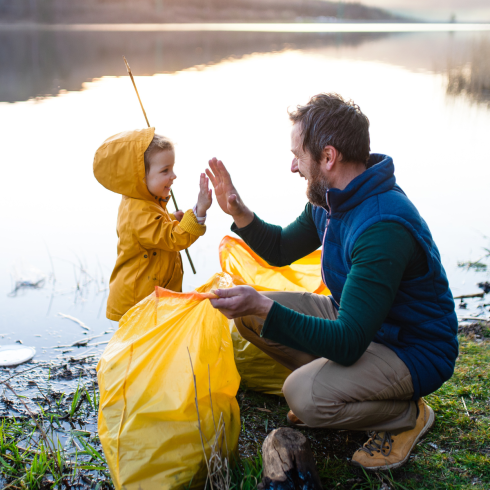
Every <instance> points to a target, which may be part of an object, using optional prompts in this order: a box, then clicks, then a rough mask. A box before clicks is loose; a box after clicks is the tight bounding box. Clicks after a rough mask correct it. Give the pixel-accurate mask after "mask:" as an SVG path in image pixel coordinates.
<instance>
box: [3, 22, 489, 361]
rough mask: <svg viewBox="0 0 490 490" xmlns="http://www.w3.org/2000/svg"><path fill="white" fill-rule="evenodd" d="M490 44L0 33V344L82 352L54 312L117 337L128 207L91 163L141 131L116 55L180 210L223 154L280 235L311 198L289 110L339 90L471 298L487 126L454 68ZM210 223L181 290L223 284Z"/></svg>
mask: <svg viewBox="0 0 490 490" xmlns="http://www.w3.org/2000/svg"><path fill="white" fill-rule="evenodd" d="M485 36H488V34H484V33H482V32H456V33H455V32H425V33H387V32H374V33H369V32H354V33H345V32H344V33H312V32H303V33H295V32H83V31H59V30H58V31H52V30H51V31H50V30H36V29H26V30H19V29H17V30H15V31H13V30H12V31H6V30H3V31H2V30H0V134H1V135H2V139H1V156H2V182H3V185H2V192H1V193H0V207H1V209H2V221H1V222H2V235H1V236H2V244H1V252H2V253H1V254H0V271H1V275H0V344H1V345H4V344H7V343H13V342H15V341H16V340H22V341H23V342H24V344H26V345H33V346H36V348H37V349H38V356H37V358H38V359H42V358H46V357H49V356H54V355H58V354H54V352H57V351H55V350H54V349H52V347H53V346H55V345H57V344H58V343H59V344H69V343H71V342H73V341H74V340H78V339H80V338H82V337H83V336H84V330H82V329H81V328H80V327H79V326H78V325H77V324H75V323H73V322H70V321H69V320H66V319H62V318H61V317H60V316H58V313H63V314H68V315H72V316H74V317H76V318H79V319H80V320H82V321H83V322H84V323H85V324H87V325H88V326H89V327H90V328H91V329H92V332H89V335H95V334H97V333H101V332H104V331H106V330H107V329H111V328H115V327H116V326H117V325H116V324H115V323H113V322H110V321H109V320H106V319H105V301H106V297H107V281H108V277H109V275H110V273H111V270H112V267H113V265H114V261H115V254H116V233H115V224H116V216H117V208H118V204H119V200H120V197H119V196H117V195H115V194H111V193H110V192H109V191H107V190H105V189H104V188H102V186H100V185H99V184H98V183H97V182H96V180H95V178H94V177H93V174H92V160H93V155H94V152H95V150H96V149H97V147H98V146H99V145H100V144H101V143H102V141H103V140H104V139H105V138H107V137H108V136H110V135H112V134H115V133H117V132H120V131H123V130H127V129H132V128H138V127H144V126H145V122H144V119H143V116H142V114H141V111H140V108H139V106H138V103H137V100H136V98H135V95H134V92H133V88H132V86H131V82H130V81H129V79H128V77H127V76H125V68H124V64H123V61H122V55H125V56H126V57H127V59H128V61H129V63H130V65H131V67H132V69H133V72H134V74H135V75H136V82H137V85H138V88H139V91H140V94H141V97H142V99H143V102H144V104H145V107H146V111H147V114H148V117H149V120H150V123H151V124H152V125H154V126H156V128H157V131H158V132H159V133H162V134H165V135H168V136H170V137H171V138H172V139H174V140H175V141H176V143H177V165H176V173H177V175H178V179H177V181H176V184H175V188H174V191H175V194H176V197H177V200H178V203H179V205H180V207H181V208H183V209H188V208H189V207H192V206H193V205H194V204H195V201H196V197H197V192H198V178H199V173H200V172H201V171H202V170H203V169H204V168H205V166H206V163H207V160H208V159H209V158H211V157H213V156H216V157H218V158H221V159H222V160H223V161H224V162H225V163H226V165H227V166H228V168H229V169H230V171H231V173H232V176H233V179H234V181H235V183H236V185H237V187H238V189H239V191H240V193H241V195H242V197H243V199H244V200H245V202H246V203H247V204H248V205H249V206H250V207H251V208H252V209H253V210H254V211H255V212H256V213H257V214H258V215H259V216H260V217H261V218H263V219H265V220H268V221H270V222H273V223H276V224H280V225H286V224H288V223H289V222H290V221H292V220H293V219H294V218H295V217H296V216H297V215H298V214H299V213H300V212H301V210H302V209H303V207H304V205H305V202H306V198H305V183H304V181H303V180H302V179H300V178H298V176H296V175H292V174H291V173H290V172H289V167H290V161H291V154H290V150H289V131H290V123H289V121H288V117H287V113H286V110H287V108H288V107H290V106H294V105H295V104H298V103H305V102H306V101H307V99H308V97H309V96H311V95H313V94H315V93H318V92H323V91H327V92H338V93H340V94H342V95H343V96H345V97H347V98H352V99H354V100H355V101H356V102H357V103H358V104H359V105H360V106H361V108H362V109H363V111H364V112H365V113H366V114H367V115H368V117H369V118H370V120H371V141H372V145H371V148H372V151H375V152H382V153H386V154H388V155H391V156H392V157H393V158H394V161H395V166H396V175H397V179H398V183H399V184H400V185H401V187H402V188H403V189H404V190H405V192H406V193H407V194H408V195H409V197H410V198H411V199H412V200H413V202H414V203H415V204H416V206H417V207H418V208H419V210H420V211H421V213H422V215H423V216H424V218H425V219H426V221H427V222H428V223H429V226H430V227H431V230H432V232H433V235H434V237H435V239H436V242H437V244H438V246H439V248H440V251H441V254H442V257H443V262H444V265H445V267H446V270H447V272H448V275H449V277H450V282H451V286H452V289H453V293H454V294H455V295H458V294H462V293H471V292H477V291H478V289H477V287H476V286H475V283H476V282H477V281H478V280H484V279H486V280H488V276H485V275H484V274H483V275H482V274H480V275H475V274H470V273H466V272H463V271H461V269H458V268H457V266H456V264H457V261H458V260H467V259H478V258H479V257H480V256H481V255H483V251H482V247H485V246H487V247H488V246H489V242H490V239H489V238H487V236H488V234H489V233H490V226H489V224H490V220H489V218H488V214H489V211H488V208H489V201H488V186H489V184H488V183H489V182H490V156H489V155H490V154H489V152H488V150H487V146H488V134H489V130H490V110H489V109H488V107H489V105H488V103H487V102H486V101H485V100H483V101H480V102H478V101H476V98H475V97H472V96H471V94H469V95H448V94H447V90H446V88H447V70H448V67H451V66H454V65H458V66H459V65H462V66H465V67H466V68H468V67H469V66H470V65H471V61H472V59H473V58H474V56H475V50H477V49H478V48H477V46H479V44H478V43H480V42H481V41H482V39H485ZM208 216H209V218H208V231H207V233H206V235H205V236H204V237H202V238H200V239H199V240H198V241H197V242H196V244H194V245H193V246H192V248H191V250H190V251H191V255H192V257H193V259H194V263H195V265H196V268H197V271H198V273H197V275H195V276H194V275H193V274H192V272H191V271H190V268H189V267H188V265H187V263H185V269H186V271H185V277H184V287H185V289H187V290H189V289H193V288H194V287H196V286H198V285H200V284H201V283H203V282H204V281H205V280H206V279H207V278H208V277H209V276H210V275H211V274H213V273H214V272H216V271H218V270H219V261H218V244H219V242H220V239H221V238H222V237H223V236H224V235H225V234H229V233H230V232H229V227H230V225H231V220H230V219H228V217H227V216H225V215H224V214H223V213H222V212H221V210H220V209H219V207H218V206H217V205H216V203H215V204H214V205H213V207H212V208H211V210H210V212H209V215H208ZM184 261H185V259H184ZM43 276H44V277H46V279H45V283H44V287H43V288H41V289H38V290H32V289H22V290H20V291H17V293H16V294H14V295H9V293H10V292H11V291H12V288H13V284H14V283H15V281H21V280H37V279H39V278H42V277H43ZM53 277H55V278H56V281H53ZM109 335H110V333H109V334H107V335H106V336H105V337H101V338H99V339H96V341H101V340H106V339H108V338H109ZM102 348H103V346H99V347H97V348H96V349H102ZM84 349H86V348H80V349H78V350H76V351H74V352H71V353H70V354H73V353H78V352H79V353H82V351H83V350H84Z"/></svg>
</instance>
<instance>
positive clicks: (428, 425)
mask: <svg viewBox="0 0 490 490" xmlns="http://www.w3.org/2000/svg"><path fill="white" fill-rule="evenodd" d="M427 408H428V409H429V420H428V421H427V423H426V424H425V426H424V428H423V429H422V430H421V431H420V433H419V435H418V436H417V437H416V438H415V440H414V441H413V444H412V447H411V448H410V450H409V451H408V453H407V455H406V456H405V457H404V458H403V459H402V460H401V461H398V463H393V464H387V465H384V466H371V467H369V466H363V465H362V464H360V463H358V462H357V461H352V460H351V463H352V464H353V465H354V466H358V467H360V468H364V469H365V470H368V471H381V470H394V469H396V468H399V467H400V466H403V465H404V464H405V463H406V462H407V461H408V459H409V458H410V455H411V454H412V451H413V448H414V447H415V446H416V445H417V443H418V442H419V441H420V439H421V437H423V436H424V435H425V434H426V433H427V432H428V431H429V430H430V429H431V428H432V426H433V425H434V422H435V420H436V417H435V415H434V410H432V408H431V407H429V405H427Z"/></svg>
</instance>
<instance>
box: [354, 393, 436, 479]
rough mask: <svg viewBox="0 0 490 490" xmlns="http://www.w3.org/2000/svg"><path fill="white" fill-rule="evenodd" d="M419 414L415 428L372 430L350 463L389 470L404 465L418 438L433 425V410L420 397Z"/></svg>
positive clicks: (376, 469) (369, 468)
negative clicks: (392, 430)
mask: <svg viewBox="0 0 490 490" xmlns="http://www.w3.org/2000/svg"><path fill="white" fill-rule="evenodd" d="M417 403H418V409H419V414H418V416H417V421H416V424H415V428H413V429H412V430H407V431H405V432H400V433H399V434H397V435H394V434H392V433H391V432H388V431H386V432H374V433H372V435H371V437H370V439H369V440H368V441H367V442H366V444H364V446H363V447H362V448H361V449H358V450H357V451H356V452H355V453H354V456H352V464H354V465H356V466H362V467H363V468H365V469H366V470H371V471H379V470H389V469H390V470H391V469H394V468H398V467H400V466H402V465H404V464H405V463H406V462H407V461H408V458H409V457H410V453H411V452H412V449H413V448H414V447H415V445H416V444H417V442H418V441H419V439H420V438H421V437H422V436H423V435H424V434H425V433H426V432H427V431H428V430H429V429H430V428H431V427H432V426H433V425H434V419H435V417H434V411H433V410H432V408H430V407H429V406H428V405H427V404H426V403H425V402H424V400H422V398H421V399H420V400H419V401H418V402H417Z"/></svg>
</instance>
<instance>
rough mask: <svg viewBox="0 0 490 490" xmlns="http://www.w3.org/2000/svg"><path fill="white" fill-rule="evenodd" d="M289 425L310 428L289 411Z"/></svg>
mask: <svg viewBox="0 0 490 490" xmlns="http://www.w3.org/2000/svg"><path fill="white" fill-rule="evenodd" d="M286 418H287V420H288V424H289V425H294V426H296V427H308V426H307V425H306V424H305V423H304V422H302V421H301V420H300V419H299V418H298V417H296V415H294V413H293V411H292V410H289V412H288V414H287V415H286Z"/></svg>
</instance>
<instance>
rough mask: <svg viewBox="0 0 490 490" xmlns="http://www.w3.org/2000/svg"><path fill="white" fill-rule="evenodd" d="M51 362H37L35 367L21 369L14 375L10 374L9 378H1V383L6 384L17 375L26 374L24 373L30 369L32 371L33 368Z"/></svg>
mask: <svg viewBox="0 0 490 490" xmlns="http://www.w3.org/2000/svg"><path fill="white" fill-rule="evenodd" d="M48 365H49V363H47V362H46V363H40V364H36V365H35V366H34V367H31V368H29V369H24V370H23V371H20V372H18V373H15V374H12V376H10V377H9V378H7V379H5V380H3V381H2V380H0V383H3V384H5V383H6V382H7V381H10V380H11V379H12V378H15V377H16V376H20V375H21V374H24V373H27V372H29V371H32V370H33V369H37V368H38V367H43V366H48Z"/></svg>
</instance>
